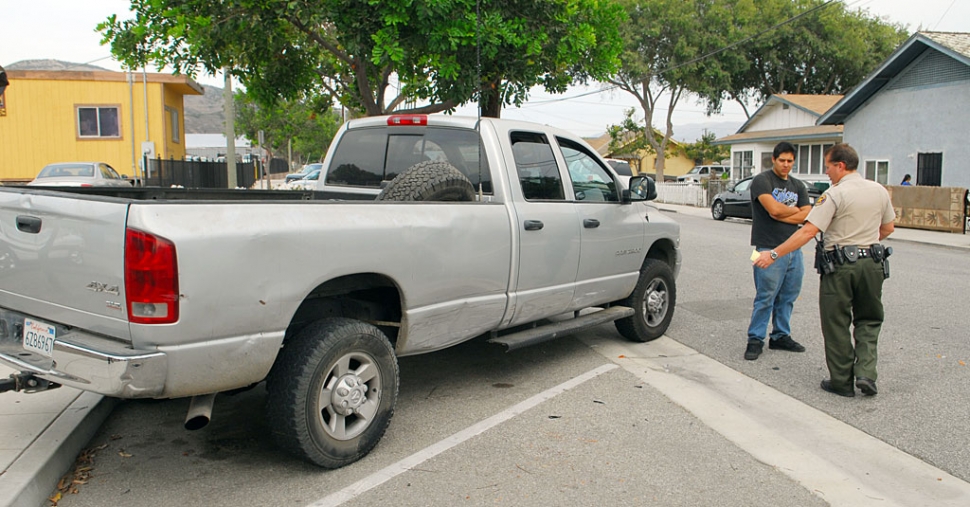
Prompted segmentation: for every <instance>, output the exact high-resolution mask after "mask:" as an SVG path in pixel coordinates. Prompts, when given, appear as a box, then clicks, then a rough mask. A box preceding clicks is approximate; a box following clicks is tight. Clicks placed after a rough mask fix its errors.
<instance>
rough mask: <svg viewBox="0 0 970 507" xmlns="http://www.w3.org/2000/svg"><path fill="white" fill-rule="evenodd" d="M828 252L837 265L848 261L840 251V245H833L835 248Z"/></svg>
mask: <svg viewBox="0 0 970 507" xmlns="http://www.w3.org/2000/svg"><path fill="white" fill-rule="evenodd" d="M829 253H830V254H832V259H833V260H834V261H835V263H836V264H838V265H839V266H841V265H843V264H845V263H847V262H849V261H848V260H846V258H845V254H843V253H842V247H840V246H839V245H835V248H833V249H832V251H831V252H829ZM852 262H855V261H852Z"/></svg>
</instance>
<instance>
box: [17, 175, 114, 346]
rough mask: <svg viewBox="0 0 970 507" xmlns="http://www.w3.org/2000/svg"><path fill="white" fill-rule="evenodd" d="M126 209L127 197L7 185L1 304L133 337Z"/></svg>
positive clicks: (107, 333) (24, 311)
mask: <svg viewBox="0 0 970 507" xmlns="http://www.w3.org/2000/svg"><path fill="white" fill-rule="evenodd" d="M127 211H128V201H127V200H124V199H114V198H105V197H95V196H91V197H86V196H78V195H69V194H59V193H57V192H31V193H20V192H17V191H16V190H14V189H5V190H4V191H0V307H3V308H8V309H11V310H16V311H18V312H22V313H25V314H29V315H34V316H37V317H39V318H40V319H43V320H49V321H52V322H50V323H52V324H53V323H58V324H64V325H67V326H75V327H79V328H82V329H85V330H88V331H91V332H94V333H100V334H105V335H107V336H111V337H114V338H119V339H122V340H129V339H130V331H129V328H128V319H127V316H126V309H125V304H124V303H125V297H124V289H125V283H124V282H125V281H124V248H125V220H126V215H127Z"/></svg>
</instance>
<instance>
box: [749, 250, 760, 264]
mask: <svg viewBox="0 0 970 507" xmlns="http://www.w3.org/2000/svg"><path fill="white" fill-rule="evenodd" d="M758 257H761V252H759V251H757V250H755V251H753V252H751V262H754V261H756V260H758Z"/></svg>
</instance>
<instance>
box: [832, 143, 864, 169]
mask: <svg viewBox="0 0 970 507" xmlns="http://www.w3.org/2000/svg"><path fill="white" fill-rule="evenodd" d="M825 156H826V157H828V158H829V162H842V163H843V164H845V168H846V169H848V170H849V171H855V170H856V169H858V168H859V154H858V153H856V152H855V148H853V147H851V146H849V145H848V144H846V143H839V144H836V145H834V146H830V147H829V149H827V150H825Z"/></svg>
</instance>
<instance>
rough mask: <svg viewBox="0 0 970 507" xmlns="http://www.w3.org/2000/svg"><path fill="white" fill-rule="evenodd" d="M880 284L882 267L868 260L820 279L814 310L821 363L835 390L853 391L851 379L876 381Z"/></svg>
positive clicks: (840, 268)
mask: <svg viewBox="0 0 970 507" xmlns="http://www.w3.org/2000/svg"><path fill="white" fill-rule="evenodd" d="M882 282H883V274H882V264H880V263H878V262H875V261H873V260H872V259H871V258H865V259H859V260H857V261H856V262H855V263H852V264H848V263H847V264H842V265H841V266H836V268H835V272H834V273H830V274H827V275H822V280H821V285H820V287H819V294H818V308H819V314H820V316H821V319H822V336H823V337H824V338H825V362H826V363H827V364H828V367H829V375H830V377H829V378H830V380H831V382H832V387H833V388H835V389H838V390H844V391H848V390H852V389H855V388H854V387H853V385H852V384H853V378H854V377H865V378H868V379H871V380H873V381H875V380H876V343H877V342H878V341H879V330H880V329H881V328H882V321H883V317H884V314H883V309H882ZM850 324H851V325H852V326H853V330H852V332H850V331H849V325H850ZM853 338H855V345H854V346H853Z"/></svg>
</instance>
